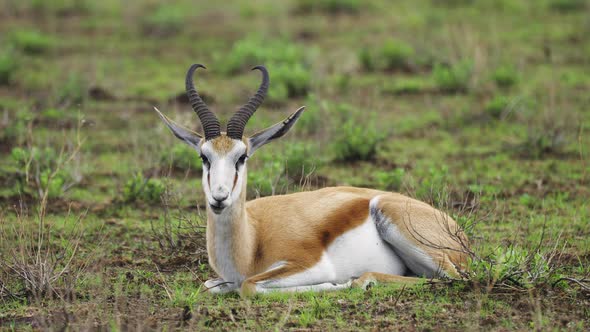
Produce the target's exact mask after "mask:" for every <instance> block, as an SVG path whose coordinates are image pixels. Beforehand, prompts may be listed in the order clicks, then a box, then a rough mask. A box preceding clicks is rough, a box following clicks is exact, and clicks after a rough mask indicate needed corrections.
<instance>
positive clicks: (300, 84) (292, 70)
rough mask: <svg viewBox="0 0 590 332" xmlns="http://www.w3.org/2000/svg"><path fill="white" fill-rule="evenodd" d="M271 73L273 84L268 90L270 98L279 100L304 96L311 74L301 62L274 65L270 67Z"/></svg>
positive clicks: (308, 86) (307, 89) (309, 84)
mask: <svg viewBox="0 0 590 332" xmlns="http://www.w3.org/2000/svg"><path fill="white" fill-rule="evenodd" d="M272 73H273V86H272V87H271V88H270V90H269V99H270V100H273V101H281V100H284V99H286V98H294V97H301V96H305V95H306V94H307V92H308V91H309V89H310V87H311V75H310V73H309V71H308V70H307V69H306V68H305V67H304V66H303V65H302V64H301V63H296V64H294V65H284V64H282V65H275V66H273V67H272ZM275 87H276V88H275Z"/></svg>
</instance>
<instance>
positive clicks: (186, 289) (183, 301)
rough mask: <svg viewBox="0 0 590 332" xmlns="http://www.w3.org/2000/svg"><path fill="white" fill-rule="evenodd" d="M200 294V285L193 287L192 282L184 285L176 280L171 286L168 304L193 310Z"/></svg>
mask: <svg viewBox="0 0 590 332" xmlns="http://www.w3.org/2000/svg"><path fill="white" fill-rule="evenodd" d="M200 295H201V286H199V287H197V288H195V287H194V285H193V284H192V283H190V284H188V285H185V284H180V283H179V282H176V283H175V284H174V285H172V286H171V294H170V304H171V305H173V306H175V307H180V308H188V310H190V311H193V310H194V309H195V304H197V303H198V301H199V298H200Z"/></svg>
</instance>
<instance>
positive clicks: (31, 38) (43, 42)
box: [12, 30, 55, 55]
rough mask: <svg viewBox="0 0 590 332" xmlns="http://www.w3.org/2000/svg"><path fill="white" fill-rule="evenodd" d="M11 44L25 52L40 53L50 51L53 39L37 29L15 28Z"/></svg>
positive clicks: (53, 42)
mask: <svg viewBox="0 0 590 332" xmlns="http://www.w3.org/2000/svg"><path fill="white" fill-rule="evenodd" d="M12 44H13V45H14V47H15V48H16V49H18V50H21V51H22V52H24V53H26V54H30V55H40V54H46V53H48V52H49V51H51V49H52V48H53V46H54V44H55V41H54V39H53V38H52V37H50V36H47V35H45V34H43V33H41V32H39V31H35V30H17V31H15V32H14V33H13V34H12Z"/></svg>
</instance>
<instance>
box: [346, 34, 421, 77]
mask: <svg viewBox="0 0 590 332" xmlns="http://www.w3.org/2000/svg"><path fill="white" fill-rule="evenodd" d="M414 56H415V51H414V48H413V47H412V46H411V45H409V44H407V43H405V42H403V41H401V40H396V39H390V40H386V41H385V42H384V43H383V44H382V45H381V46H380V47H376V48H375V50H374V51H372V50H371V49H369V48H368V47H364V48H362V49H361V50H360V51H359V53H358V56H357V57H358V61H359V63H360V64H361V68H362V69H363V70H365V71H369V72H371V71H376V70H408V69H410V68H411V67H412V61H413V58H414Z"/></svg>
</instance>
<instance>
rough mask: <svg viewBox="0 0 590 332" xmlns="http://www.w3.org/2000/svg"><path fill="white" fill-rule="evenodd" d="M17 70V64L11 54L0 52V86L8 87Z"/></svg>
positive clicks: (4, 51)
mask: <svg viewBox="0 0 590 332" xmlns="http://www.w3.org/2000/svg"><path fill="white" fill-rule="evenodd" d="M17 69H18V62H17V61H16V57H15V55H14V54H13V52H10V51H6V50H3V51H0V85H9V84H10V83H12V80H13V79H14V75H15V73H16V71H17Z"/></svg>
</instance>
